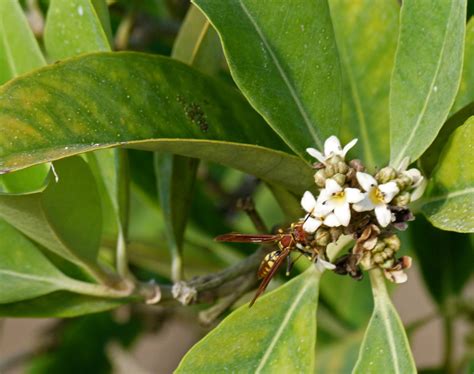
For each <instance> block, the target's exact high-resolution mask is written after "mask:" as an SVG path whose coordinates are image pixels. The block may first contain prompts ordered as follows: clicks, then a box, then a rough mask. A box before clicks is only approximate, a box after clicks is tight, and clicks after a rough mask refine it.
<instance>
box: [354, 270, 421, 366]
mask: <svg viewBox="0 0 474 374" xmlns="http://www.w3.org/2000/svg"><path fill="white" fill-rule="evenodd" d="M369 274H370V279H371V282H372V290H373V294H374V303H375V307H374V312H373V314H372V317H371V319H370V322H369V326H368V327H367V330H366V332H365V336H364V340H363V342H362V346H361V347H360V351H359V358H358V360H357V363H356V365H355V367H354V370H353V371H352V372H353V373H354V374H370V373H373V374H378V373H394V374H408V373H416V366H415V362H414V360H413V356H412V354H411V351H410V345H409V343H408V339H407V336H406V334H405V330H404V328H403V325H402V322H401V321H400V317H399V316H398V314H397V311H396V310H395V307H394V306H393V304H392V302H391V300H390V297H389V295H388V292H387V288H386V285H385V278H384V276H383V274H382V272H381V271H380V270H379V269H374V270H371V271H370V273H369Z"/></svg>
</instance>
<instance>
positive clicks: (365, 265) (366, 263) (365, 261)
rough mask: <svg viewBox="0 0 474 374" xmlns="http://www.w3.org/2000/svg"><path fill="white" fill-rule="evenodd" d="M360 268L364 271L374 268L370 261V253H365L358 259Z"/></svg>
mask: <svg viewBox="0 0 474 374" xmlns="http://www.w3.org/2000/svg"><path fill="white" fill-rule="evenodd" d="M359 264H360V266H361V268H362V269H364V270H369V269H372V268H373V267H374V262H373V260H372V256H371V255H370V252H366V253H365V254H364V255H363V256H362V258H361V259H360V262H359Z"/></svg>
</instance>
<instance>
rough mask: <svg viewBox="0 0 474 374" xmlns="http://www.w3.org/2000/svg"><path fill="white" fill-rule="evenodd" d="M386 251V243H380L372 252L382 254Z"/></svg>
mask: <svg viewBox="0 0 474 374" xmlns="http://www.w3.org/2000/svg"><path fill="white" fill-rule="evenodd" d="M384 249H385V243H384V242H381V241H379V242H378V243H377V244H376V245H375V247H374V249H372V252H382V251H383V250H384Z"/></svg>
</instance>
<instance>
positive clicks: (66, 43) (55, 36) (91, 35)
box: [44, 0, 110, 60]
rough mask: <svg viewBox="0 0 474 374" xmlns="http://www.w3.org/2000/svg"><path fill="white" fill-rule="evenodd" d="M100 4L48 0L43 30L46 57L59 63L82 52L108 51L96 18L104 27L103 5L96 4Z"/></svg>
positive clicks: (106, 37) (96, 1)
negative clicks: (49, 1)
mask: <svg viewBox="0 0 474 374" xmlns="http://www.w3.org/2000/svg"><path fill="white" fill-rule="evenodd" d="M103 1H104V0H95V1H92V0H70V1H63V0H51V3H50V6H49V10H48V17H47V22H46V27H45V31H44V33H45V35H44V39H45V45H46V50H47V51H48V54H49V57H51V58H52V59H54V60H60V59H64V58H67V57H71V56H72V55H79V54H81V53H85V52H91V51H109V50H110V43H109V39H108V35H107V33H106V32H105V31H104V28H103V24H102V22H101V19H100V18H99V15H102V17H103V20H104V23H105V24H106V25H107V24H108V22H107V19H106V18H108V17H107V13H105V12H104V11H103V7H104V6H105V2H104V4H100V3H101V2H103ZM94 3H97V7H98V8H99V10H101V12H100V13H97V10H96V8H95V7H94ZM105 10H106V8H105ZM109 28H110V26H109Z"/></svg>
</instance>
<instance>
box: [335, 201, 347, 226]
mask: <svg viewBox="0 0 474 374" xmlns="http://www.w3.org/2000/svg"><path fill="white" fill-rule="evenodd" d="M334 214H335V215H336V217H337V219H338V220H339V222H341V224H342V225H343V226H347V225H348V224H349V222H350V221H351V210H350V208H349V203H345V204H341V205H339V206H337V207H336V208H335V209H334Z"/></svg>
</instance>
